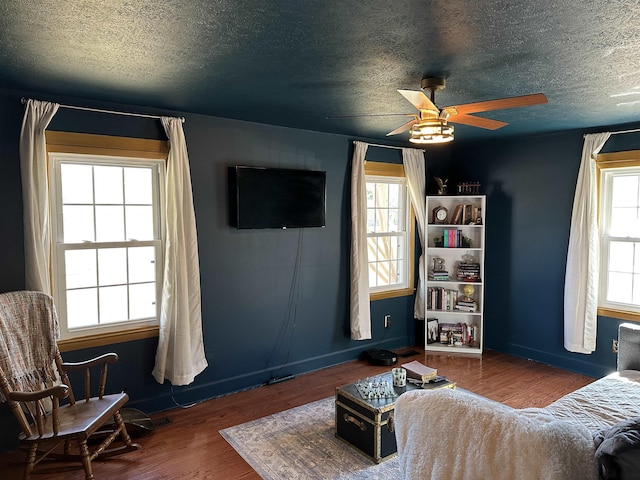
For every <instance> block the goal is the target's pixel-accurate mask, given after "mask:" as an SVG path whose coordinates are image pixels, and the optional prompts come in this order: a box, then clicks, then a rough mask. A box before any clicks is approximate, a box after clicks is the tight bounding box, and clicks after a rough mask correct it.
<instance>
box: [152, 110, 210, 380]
mask: <svg viewBox="0 0 640 480" xmlns="http://www.w3.org/2000/svg"><path fill="white" fill-rule="evenodd" d="M161 120H162V126H163V127H164V130H165V132H166V134H167V137H168V138H169V147H170V148H169V158H168V161H167V180H166V218H167V220H166V229H165V234H166V243H165V262H164V275H163V286H162V303H161V308H160V338H159V340H158V349H157V351H156V363H155V367H154V369H153V376H154V378H155V379H156V381H157V382H158V383H163V382H164V380H165V379H166V380H169V381H170V382H171V383H172V384H173V385H188V384H190V383H191V382H193V380H194V378H195V376H196V375H198V374H199V373H200V372H202V371H203V370H204V369H205V368H206V367H207V360H206V358H205V354H204V343H203V338H202V310H201V297H200V267H199V263H198V239H197V232H196V219H195V212H194V209H193V195H192V190H191V174H190V171H189V157H188V154H187V143H186V140H185V136H184V131H183V129H182V119H179V118H168V117H162V119H161Z"/></svg>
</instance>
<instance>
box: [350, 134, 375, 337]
mask: <svg viewBox="0 0 640 480" xmlns="http://www.w3.org/2000/svg"><path fill="white" fill-rule="evenodd" d="M368 147H369V145H368V144H366V143H364V142H354V148H353V159H352V162H351V339H352V340H368V339H370V338H371V302H370V300H369V258H368V255H367V193H366V189H367V185H366V182H365V178H364V158H365V155H366V153H367V148H368Z"/></svg>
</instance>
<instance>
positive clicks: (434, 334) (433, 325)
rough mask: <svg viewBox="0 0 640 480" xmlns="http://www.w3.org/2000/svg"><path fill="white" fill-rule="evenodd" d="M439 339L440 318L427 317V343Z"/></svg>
mask: <svg viewBox="0 0 640 480" xmlns="http://www.w3.org/2000/svg"><path fill="white" fill-rule="evenodd" d="M438 341H440V336H439V330H438V319H437V318H427V343H436V342H438Z"/></svg>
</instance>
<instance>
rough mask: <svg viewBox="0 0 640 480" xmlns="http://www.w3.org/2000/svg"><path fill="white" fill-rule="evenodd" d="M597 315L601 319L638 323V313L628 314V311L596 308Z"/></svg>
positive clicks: (639, 315) (639, 319)
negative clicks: (616, 319) (607, 318)
mask: <svg viewBox="0 0 640 480" xmlns="http://www.w3.org/2000/svg"><path fill="white" fill-rule="evenodd" d="M598 315H601V316H603V317H611V318H618V319H620V320H628V321H630V322H640V313H636V312H630V311H628V310H616V309H614V308H604V307H598Z"/></svg>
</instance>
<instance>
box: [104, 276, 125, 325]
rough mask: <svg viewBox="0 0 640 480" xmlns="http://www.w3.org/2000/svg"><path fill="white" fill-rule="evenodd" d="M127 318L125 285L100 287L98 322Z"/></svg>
mask: <svg viewBox="0 0 640 480" xmlns="http://www.w3.org/2000/svg"><path fill="white" fill-rule="evenodd" d="M128 319H129V309H128V305H127V286H126V285H121V286H117V287H103V288H101V289H100V323H113V322H123V321H125V320H128Z"/></svg>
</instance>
